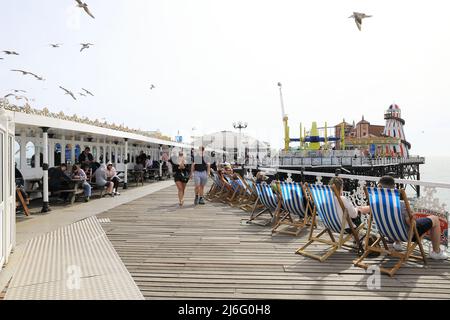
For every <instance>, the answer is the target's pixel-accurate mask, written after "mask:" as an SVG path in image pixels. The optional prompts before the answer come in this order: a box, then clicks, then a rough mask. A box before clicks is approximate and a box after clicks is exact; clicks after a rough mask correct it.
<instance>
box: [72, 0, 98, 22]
mask: <svg viewBox="0 0 450 320" xmlns="http://www.w3.org/2000/svg"><path fill="white" fill-rule="evenodd" d="M75 1H76V2H77V4H78V5H77V7H79V8H83V9H84V11H86V13H87V14H88V15H89V16H91V17H92V18H93V19H95V17H94V15H93V14H92V13H91V12H90V11H89V8H88V5H87V3H83V2H81V0H75Z"/></svg>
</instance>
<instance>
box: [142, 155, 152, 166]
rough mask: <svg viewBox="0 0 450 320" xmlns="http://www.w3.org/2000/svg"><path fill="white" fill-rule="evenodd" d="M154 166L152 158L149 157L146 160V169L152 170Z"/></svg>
mask: <svg viewBox="0 0 450 320" xmlns="http://www.w3.org/2000/svg"><path fill="white" fill-rule="evenodd" d="M152 166H153V162H152V157H151V156H147V158H146V159H145V165H144V168H145V169H151V168H152Z"/></svg>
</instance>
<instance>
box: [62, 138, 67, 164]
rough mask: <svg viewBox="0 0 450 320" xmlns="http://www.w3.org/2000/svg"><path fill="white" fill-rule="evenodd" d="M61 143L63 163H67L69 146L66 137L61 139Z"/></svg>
mask: <svg viewBox="0 0 450 320" xmlns="http://www.w3.org/2000/svg"><path fill="white" fill-rule="evenodd" d="M61 141H62V146H61V163H66V146H67V141H66V137H65V136H62V137H61Z"/></svg>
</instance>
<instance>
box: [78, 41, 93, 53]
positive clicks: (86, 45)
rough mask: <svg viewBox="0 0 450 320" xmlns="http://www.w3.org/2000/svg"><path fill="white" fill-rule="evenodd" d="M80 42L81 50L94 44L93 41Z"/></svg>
mask: <svg viewBox="0 0 450 320" xmlns="http://www.w3.org/2000/svg"><path fill="white" fill-rule="evenodd" d="M80 44H81V45H82V47H81V50H80V52H81V51H83V50H84V49H89V46H93V44H92V43H80Z"/></svg>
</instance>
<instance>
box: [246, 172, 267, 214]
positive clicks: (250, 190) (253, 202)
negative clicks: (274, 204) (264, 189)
mask: <svg viewBox="0 0 450 320" xmlns="http://www.w3.org/2000/svg"><path fill="white" fill-rule="evenodd" d="M243 182H244V184H245V185H246V191H247V195H246V197H247V200H246V202H245V203H244V204H243V205H242V206H241V208H242V209H243V210H246V211H251V212H252V213H254V212H255V211H256V210H257V209H263V208H264V205H263V204H262V203H261V202H260V201H258V191H257V190H256V182H255V180H253V179H252V178H249V177H245V178H244V179H243Z"/></svg>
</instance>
